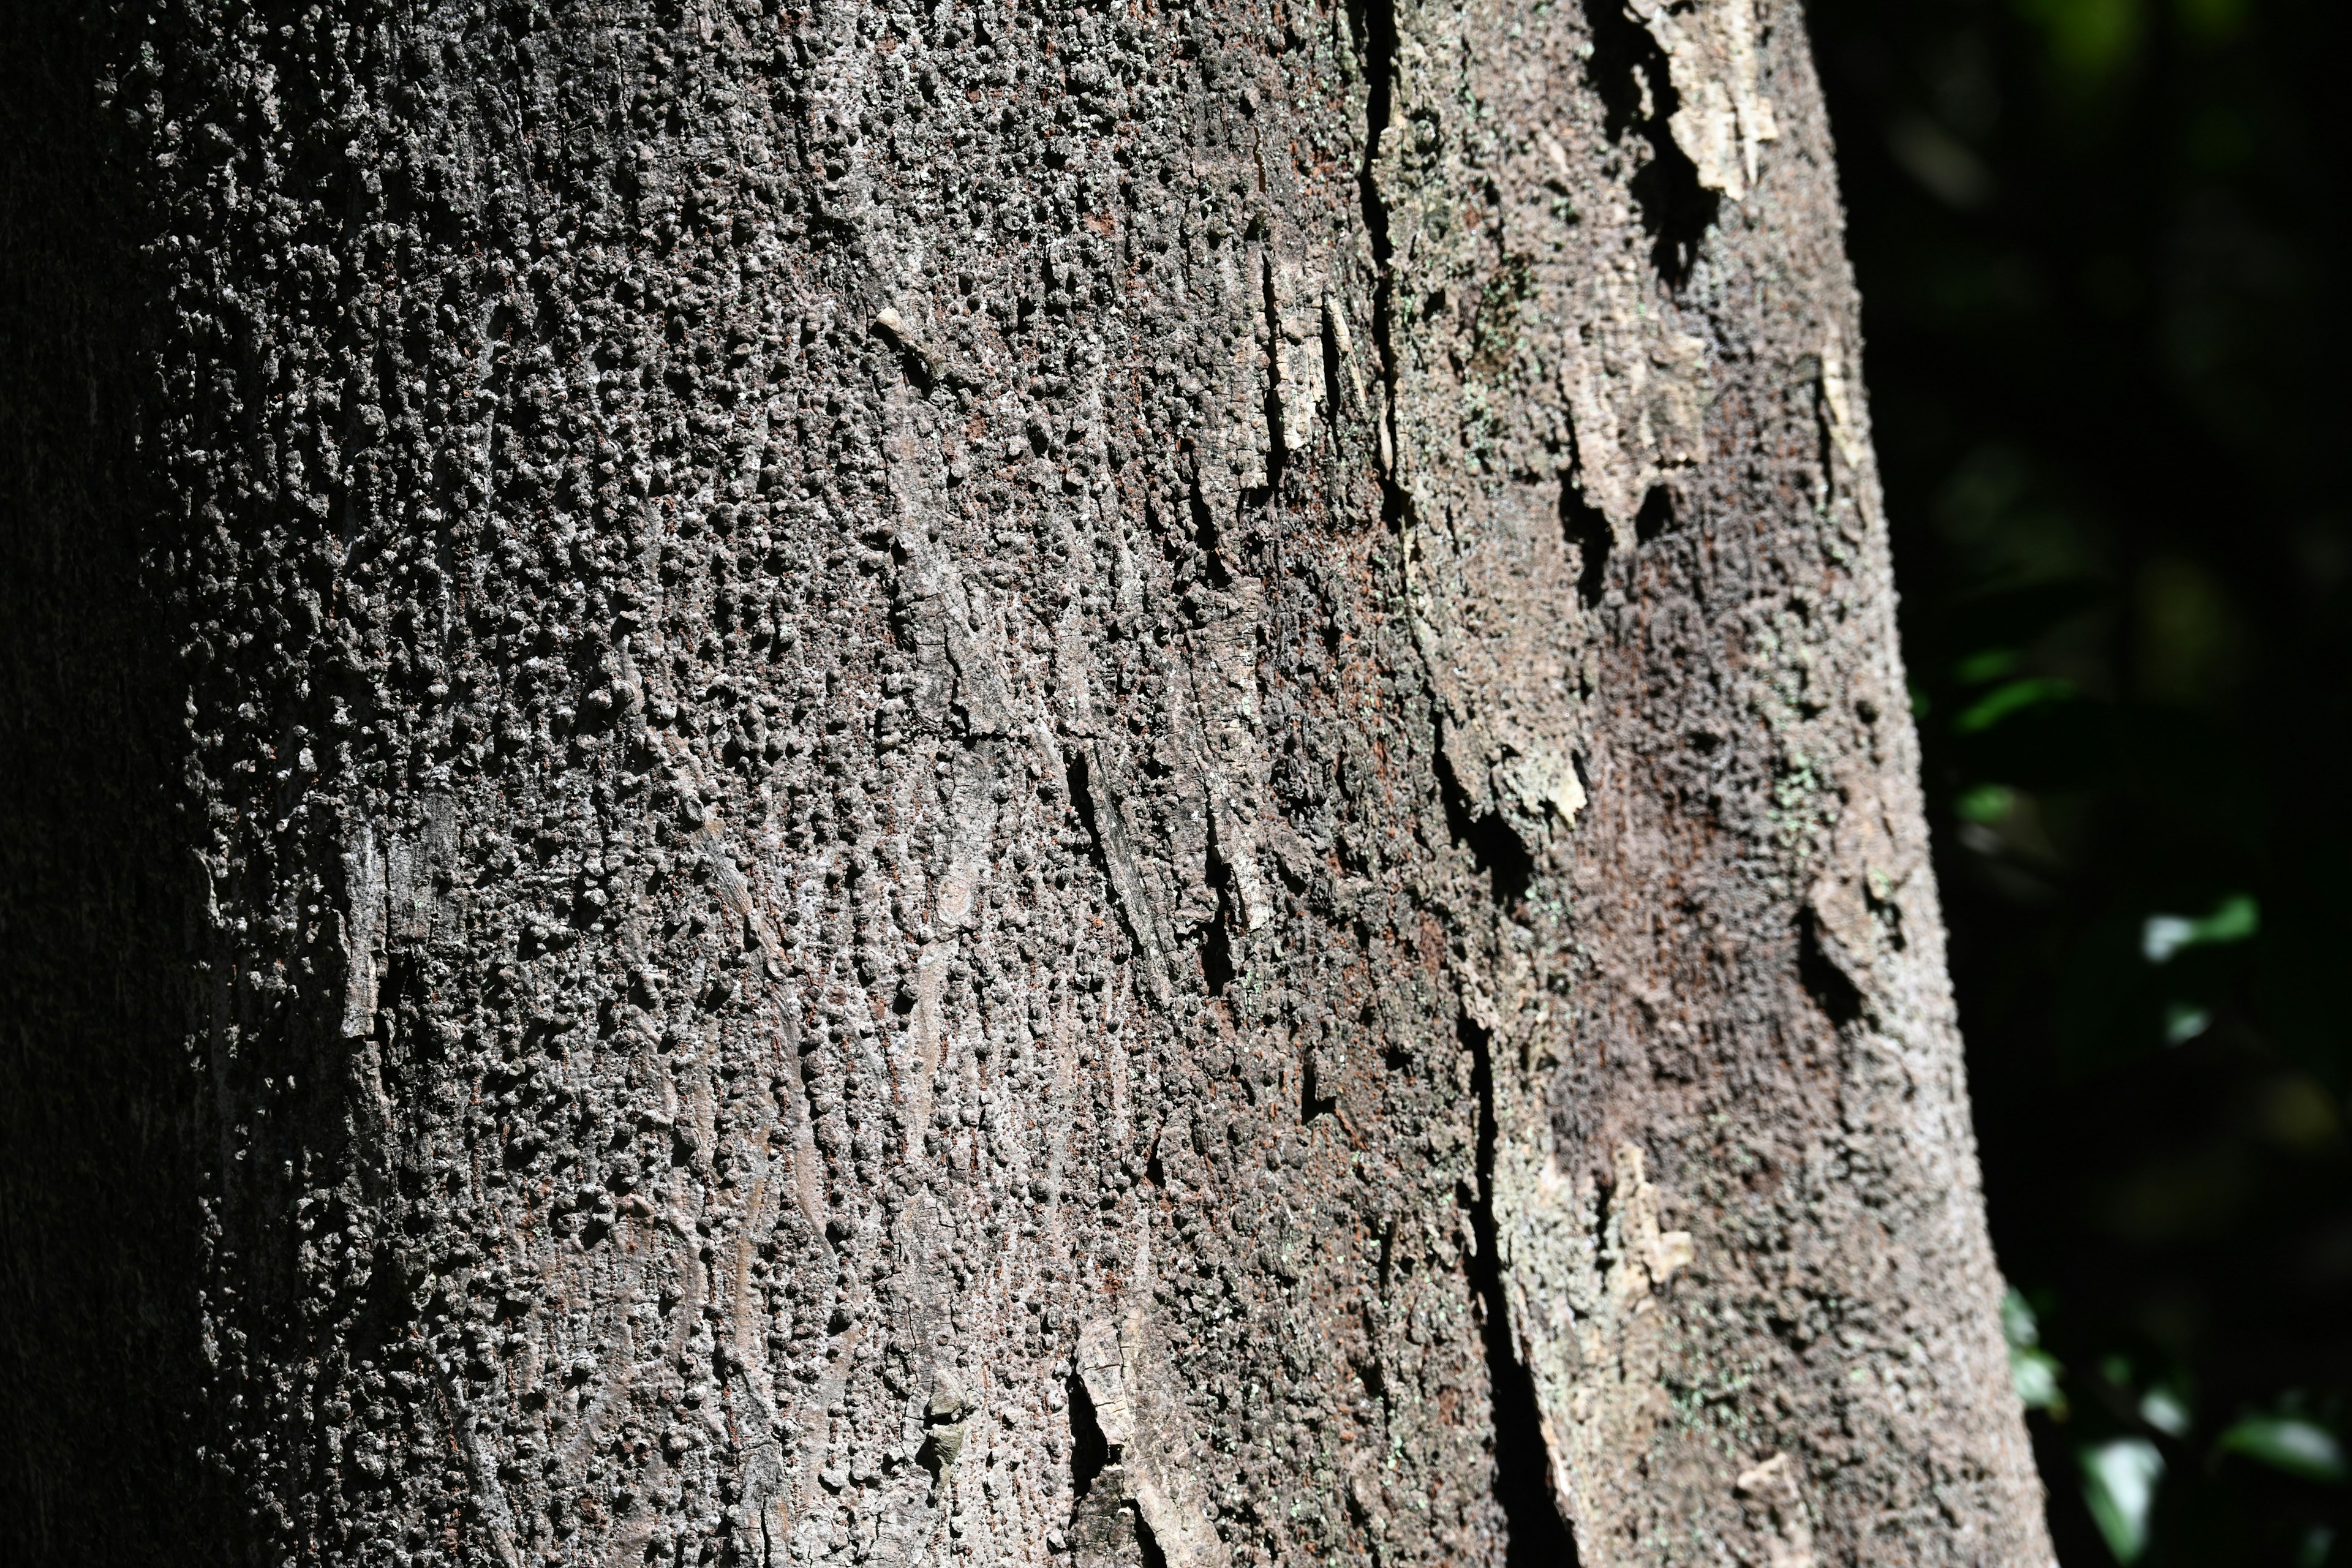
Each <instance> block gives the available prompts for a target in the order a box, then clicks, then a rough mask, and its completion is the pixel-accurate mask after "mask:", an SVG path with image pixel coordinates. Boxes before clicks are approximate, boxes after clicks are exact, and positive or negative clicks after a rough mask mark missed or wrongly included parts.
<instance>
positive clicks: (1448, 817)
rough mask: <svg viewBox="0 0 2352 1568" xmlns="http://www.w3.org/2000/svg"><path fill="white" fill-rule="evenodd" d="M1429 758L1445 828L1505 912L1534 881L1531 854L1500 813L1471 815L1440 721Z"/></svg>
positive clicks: (1513, 908) (1513, 906) (1499, 907)
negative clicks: (1446, 750) (1442, 804)
mask: <svg viewBox="0 0 2352 1568" xmlns="http://www.w3.org/2000/svg"><path fill="white" fill-rule="evenodd" d="M1433 761H1434V763H1435V764H1436V768H1437V787H1438V793H1439V795H1440V796H1441V797H1442V798H1443V800H1444V804H1445V826H1446V830H1447V831H1448V832H1449V833H1450V834H1451V835H1452V836H1453V838H1454V843H1456V844H1458V845H1460V846H1461V847H1464V848H1465V849H1467V850H1469V851H1470V859H1471V863H1472V864H1473V865H1475V866H1476V867H1477V868H1478V870H1479V871H1480V873H1481V874H1483V875H1484V876H1485V877H1486V879H1488V884H1489V886H1490V888H1491V889H1492V890H1493V892H1494V895H1495V903H1496V907H1497V908H1498V909H1501V910H1506V911H1507V910H1516V909H1517V908H1518V907H1519V905H1520V904H1521V903H1522V902H1524V901H1525V900H1526V899H1527V896H1528V887H1529V885H1530V884H1532V883H1533V882H1534V880H1535V874H1536V863H1535V857H1533V856H1532V855H1530V854H1528V847H1527V846H1526V845H1524V844H1522V843H1520V842H1519V836H1518V835H1517V833H1515V832H1513V831H1512V829H1511V825H1510V824H1509V823H1507V822H1506V821H1504V820H1503V815H1502V813H1500V812H1498V811H1488V812H1486V813H1485V814H1484V815H1473V814H1472V812H1471V809H1470V796H1469V793H1468V792H1467V791H1465V789H1464V788H1463V787H1462V781H1461V780H1460V779H1458V778H1456V777H1454V763H1453V761H1452V760H1451V759H1450V758H1448V757H1447V756H1446V754H1445V746H1444V721H1440V724H1439V731H1438V744H1437V746H1436V747H1435V748H1434V749H1433Z"/></svg>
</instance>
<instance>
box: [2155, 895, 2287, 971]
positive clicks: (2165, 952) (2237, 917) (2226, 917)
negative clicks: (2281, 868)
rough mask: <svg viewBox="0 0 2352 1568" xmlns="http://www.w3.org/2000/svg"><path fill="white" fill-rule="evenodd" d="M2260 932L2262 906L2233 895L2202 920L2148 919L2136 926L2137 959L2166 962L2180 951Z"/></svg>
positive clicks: (2181, 918)
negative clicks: (2137, 936)
mask: <svg viewBox="0 0 2352 1568" xmlns="http://www.w3.org/2000/svg"><path fill="white" fill-rule="evenodd" d="M2262 929H2263V914H2262V906H2261V905H2259V904H2257V903H2256V902H2255V901H2254V900H2253V899H2252V896H2251V895H2248V894H2245V893H2233V894H2231V896H2230V897H2228V898H2226V899H2223V900H2221V902H2220V903H2219V904H2217V905H2215V906H2214V909H2213V912H2212V913H2211V914H2210V915H2207V916H2206V917H2205V918H2204V919H2203V920H2191V919H2190V918H2189V916H2187V915H2150V916H2148V917H2147V921H2146V922H2145V923H2143V924H2142V925H2141V927H2140V935H2139V951H2140V956H2142V957H2143V958H2146V959H2147V961H2148V962H2149V963H2169V962H2171V959H2172V955H2173V954H2174V953H2177V952H2180V951H2181V950H2182V949H2183V948H2189V947H2220V946H2222V945H2224V944H2226V943H2229V942H2244V941H2245V940H2246V939H2247V938H2249V937H2251V936H2253V935H2254V934H2255V933H2256V932H2258V931H2261V930H2262Z"/></svg>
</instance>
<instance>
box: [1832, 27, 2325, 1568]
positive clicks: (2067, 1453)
mask: <svg viewBox="0 0 2352 1568" xmlns="http://www.w3.org/2000/svg"><path fill="white" fill-rule="evenodd" d="M2347 12H2352V7H2347V6H2344V5H2330V4H2326V3H2323V0H1815V3H1814V4H1813V5H1811V9H1810V12H1809V15H1808V18H1807V20H1808V24H1809V26H1810V29H1811V35H1812V37H1813V41H1814V45H1815V48H1816V52H1817V57H1818V58H1819V60H1820V62H1821V68H1822V77H1823V81H1824V84H1825V87H1826V89H1827V92H1828V97H1829V103H1830V109H1831V114H1832V121H1833V124H1834V129H1835V131H1836V134H1837V138H1838V145H1839V153H1840V159H1841V170H1842V176H1843V180H1844V182H1845V191H1846V197H1847V203H1848V206H1849V209H1850V213H1851V224H1852V226H1851V231H1850V238H1851V244H1852V248H1853V258H1854V265H1855V268H1856V270H1857V271H1858V273H1859V275H1860V279H1861V283H1862V290H1863V298H1864V321H1865V329H1866V335H1867V340H1868V342H1867V354H1866V364H1865V369H1866V372H1867V374H1868V377H1869V384H1870V388H1871V394H1872V398H1873V407H1874V419H1875V426H1876V430H1877V435H1878V440H1879V450H1880V455H1881V458H1882V462H1883V465H1884V470H1885V479H1886V489H1887V503H1888V515H1889V518H1890V520H1891V524H1892V527H1893V530H1894V535H1895V552H1896V566H1897V574H1898V577H1899V581H1900V585H1901V588H1902V591H1903V595H1904V636H1905V640H1906V656H1907V658H1908V660H1909V664H1910V668H1911V671H1912V678H1913V681H1914V686H1915V693H1916V709H1917V711H1918V713H1919V715H1920V725H1921V731H1922V735H1923V740H1924V742H1925V749H1926V755H1927V773H1928V776H1927V784H1928V790H1929V798H1930V809H1931V813H1932V819H1933V825H1934V827H1935V831H1936V837H1937V855H1938V869H1939V873H1940V875H1941V878H1942V881H1943V887H1944V890H1945V896H1946V900H1947V902H1948V910H1949V916H1950V923H1951V928H1952V948H1951V952H1952V964H1953V972H1954V979H1955V983H1956V984H1957V985H1958V992H1959V1000H1960V1010H1961V1016H1962V1020H1963V1023H1964V1024H1965V1026H1966V1027H1967V1030H1968V1037H1969V1065H1970V1072H1971V1076H1972V1079H1973V1084H1974V1088H1975V1090H1976V1097H1977V1099H1976V1104H1977V1115H1978V1121H1979V1132H1980V1135H1981V1138H1982V1146H1983V1153H1984V1162H1985V1175H1986V1183H1987V1189H1988V1196H1989V1200H1990V1205H1991V1211H1992V1224H1993V1234H1994V1239H1995V1242H1996V1244H1997V1246H1998V1247H1999V1248H2000V1256H2001V1260H2002V1266H2003V1268H2004V1270H2005V1271H2006V1272H2007V1273H2008V1274H2009V1276H2010V1278H2011V1279H2012V1280H2013V1281H2015V1282H2016V1284H2017V1285H2018V1286H2019V1287H2020V1289H2021V1292H2022V1294H2021V1295H2015V1296H2013V1297H2012V1299H2011V1305H2010V1310H2009V1312H2008V1314H2007V1323H2008V1328H2009V1331H2010V1336H2011V1359H2012V1369H2013V1371H2014V1373H2015V1375H2016V1380H2017V1383H2018V1385H2019V1389H2020V1392H2021V1394H2024V1395H2025V1396H2026V1402H2027V1404H2028V1405H2030V1406H2031V1407H2032V1415H2031V1416H2030V1420H2031V1422H2032V1428H2033V1433H2034V1439H2035V1443H2036V1447H2037V1451H2038V1453H2039V1455H2040V1458H2041V1461H2042V1474H2043V1476H2044V1478H2045V1479H2046V1480H2047V1482H2048V1483H2049V1487H2050V1493H2051V1518H2052V1523H2053V1529H2054V1530H2055V1531H2056V1534H2057V1538H2058V1548H2059V1553H2060V1556H2061V1558H2062V1560H2063V1561H2065V1562H2067V1563H2072V1564H2075V1565H2077V1568H2081V1565H2084V1564H2095V1563H2101V1562H2105V1561H2110V1560H2115V1561H2122V1562H2127V1563H2141V1564H2162V1565H2170V1564H2182V1563H2231V1564H2237V1563H2248V1564H2259V1563H2278V1564H2295V1565H2299V1568H2320V1565H2321V1564H2327V1563H2336V1564H2352V1540H2347V1531H2346V1528H2345V1527H2346V1525H2347V1510H2352V1489H2347V1475H2346V1464H2345V1458H2344V1451H2343V1447H2342V1442H2343V1438H2344V1436H2346V1435H2347V1426H2346V1421H2347V1416H2352V1409H2347V1406H2346V1405H2344V1403H2343V1400H2344V1396H2345V1394H2347V1392H2352V1149H2347V1139H2346V1132H2345V1128H2344V1125H2343V1108H2344V1103H2345V1100H2344V1097H2345V1095H2346V1093H2347V1089H2352V1002H2347V997H2346V995H2345V992H2346V990H2347V984H2346V977H2347V975H2352V963H2347V949H2352V827H2347V816H2348V815H2352V722H2348V721H2352V637H2348V636H2347V614H2346V612H2347V595H2352V516H2347V513H2352V507H2347V500H2346V496H2345V487H2344V485H2343V483H2342V481H2341V480H2340V479H2338V477H2337V469H2338V468H2339V466H2341V464H2342V461H2343V458H2344V457H2345V455H2346V453H2347V446H2352V443H2347V440H2346V435H2345V430H2346V414H2347V409H2346V404H2347V394H2346V390H2345V388H2346V384H2347V371H2352V366H2347V354H2346V352H2345V351H2346V348H2347V335H2352V334H2347V322H2352V310H2348V309H2347V299H2346V291H2347V271H2352V268H2347V265H2346V256H2347V251H2346V248H2345V246H2344V244H2343V242H2342V241H2340V240H2339V239H2338V237H2337V233H2336V230H2337V226H2338V223H2339V221H2340V219H2339V216H2338V214H2339V212H2340V211H2341V210H2342V208H2343V205H2344V203H2345V197H2346V190H2345V186H2346V178H2345V175H2346V171H2347V150H2352V149H2348V148H2347V143H2352V115H2347V113H2346V112H2345V111H2344V110H2343V108H2342V105H2343V103H2344V101H2345V100H2347V96H2352V95H2347V92H2346V90H2345V88H2344V86H2343V80H2342V79H2343V77H2344V74H2345V71H2346V64H2345V62H2346V60H2347V48H2346V44H2347V37H2346V35H2347V31H2352V27H2347V22H2352V16H2347Z"/></svg>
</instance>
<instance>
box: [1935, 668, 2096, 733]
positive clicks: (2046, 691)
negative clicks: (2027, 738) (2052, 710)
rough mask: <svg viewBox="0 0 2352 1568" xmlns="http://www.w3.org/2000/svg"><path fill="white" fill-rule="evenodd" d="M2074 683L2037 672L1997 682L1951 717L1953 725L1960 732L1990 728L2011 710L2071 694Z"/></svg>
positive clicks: (2049, 701) (1975, 731) (2070, 695)
mask: <svg viewBox="0 0 2352 1568" xmlns="http://www.w3.org/2000/svg"><path fill="white" fill-rule="evenodd" d="M2074 694H2075V693H2074V682H2073V681H2071V680H2060V679H2057V678H2056V677H2054V676H2047V675H2036V676H2031V677H2028V678H2027V679H2023V680H2012V681H2010V682H2008V683H2007V684H2005V685H2001V686H1996V687H1994V688H1993V689H1991V690H1990V691H1988V692H1986V693H1985V694H1984V695H1983V696H1982V697H1979V698H1978V699H1977V700H1975V701H1974V702H1971V703H1969V705H1968V707H1966V708H1964V709H1962V710H1960V714H1959V716H1958V718H1956V719H1954V720H1953V721H1952V728H1953V729H1955V730H1957V731H1959V732H1960V733H1961V734H1963V735H1974V734H1978V733H1979V732H1981V731H1986V730H1990V729H1991V728H1992V727H1993V726H1994V725H1995V724H1998V723H2000V721H2002V720H2003V719H2006V718H2008V717H2009V716H2010V715H2011V714H2012V713H2022V712H2024V711H2025V710H2027V709H2029V708H2039V707H2042V706H2043V705H2044V704H2046V703H2051V702H2063V701H2065V700H2067V699H2068V698H2070V697H2073V696H2074Z"/></svg>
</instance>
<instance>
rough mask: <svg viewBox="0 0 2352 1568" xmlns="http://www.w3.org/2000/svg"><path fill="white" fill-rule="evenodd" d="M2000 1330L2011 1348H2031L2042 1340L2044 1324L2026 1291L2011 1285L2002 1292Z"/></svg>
mask: <svg viewBox="0 0 2352 1568" xmlns="http://www.w3.org/2000/svg"><path fill="white" fill-rule="evenodd" d="M2000 1332H2001V1337H2002V1338H2003V1339H2005V1340H2007V1341H2008V1342H2009V1348H2010V1349H2011V1350H2013V1351H2014V1350H2029V1349H2031V1348H2032V1347H2033V1346H2035V1345H2038V1344H2040V1343H2041V1342H2042V1324H2041V1322H2040V1321H2039V1320H2037V1319H2036V1318H2035V1317H2034V1315H2033V1304H2032V1302H2030V1301H2028V1300H2026V1299H2025V1293H2024V1292H2023V1291H2022V1290H2020V1289H2018V1288H2017V1287H2016V1286H2014V1285H2012V1286H2011V1287H2010V1288H2009V1289H2007V1290H2005V1291H2003V1292H2002V1293H2001V1298H2000Z"/></svg>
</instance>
